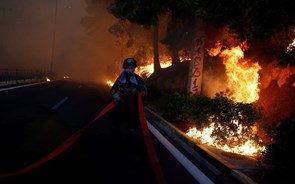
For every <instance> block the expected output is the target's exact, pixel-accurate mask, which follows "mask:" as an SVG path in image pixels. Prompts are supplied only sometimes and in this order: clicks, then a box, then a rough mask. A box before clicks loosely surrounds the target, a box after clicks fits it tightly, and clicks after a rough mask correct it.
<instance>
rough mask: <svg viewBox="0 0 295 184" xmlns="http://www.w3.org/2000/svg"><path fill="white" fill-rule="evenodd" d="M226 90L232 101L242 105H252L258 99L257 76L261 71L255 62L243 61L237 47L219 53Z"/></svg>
mask: <svg viewBox="0 0 295 184" xmlns="http://www.w3.org/2000/svg"><path fill="white" fill-rule="evenodd" d="M220 57H222V58H223V64H224V65H225V69H226V75H227V77H228V80H227V82H228V85H227V87H228V89H229V91H230V92H231V93H232V97H233V100H235V101H236V102H242V103H252V102H255V101H256V100H258V99H259V95H258V94H259V91H260V90H259V88H258V85H259V74H258V71H259V70H260V69H261V67H260V66H259V64H258V63H257V62H250V61H246V60H244V52H243V51H242V49H241V48H240V47H239V46H237V47H233V48H231V49H226V50H224V51H222V52H221V54H220Z"/></svg>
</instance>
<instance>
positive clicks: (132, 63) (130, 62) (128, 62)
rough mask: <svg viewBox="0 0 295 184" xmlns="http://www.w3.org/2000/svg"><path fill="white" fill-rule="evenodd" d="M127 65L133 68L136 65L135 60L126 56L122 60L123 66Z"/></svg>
mask: <svg viewBox="0 0 295 184" xmlns="http://www.w3.org/2000/svg"><path fill="white" fill-rule="evenodd" d="M128 66H134V68H136V67H137V64H136V60H135V59H134V58H126V59H125V60H124V62H123V68H124V69H125V68H127V67H128Z"/></svg>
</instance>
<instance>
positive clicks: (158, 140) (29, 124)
mask: <svg viewBox="0 0 295 184" xmlns="http://www.w3.org/2000/svg"><path fill="white" fill-rule="evenodd" d="M110 101H111V98H110V96H109V87H107V86H101V85H98V84H90V83H87V84H86V83H80V82H74V81H69V80H60V81H53V82H44V83H41V84H29V85H28V86H25V87H21V88H19V87H15V88H14V87H12V88H6V89H5V88H2V89H1V88H0V104H1V105H0V147H1V151H0V183H1V184H18V183H28V182H31V183H33V182H34V183H42V184H43V183H54V182H63V183H64V182H66V183H70V182H75V183H83V184H84V183H85V184H88V183H96V184H97V183H100V184H104V183H121V184H139V183H140V184H160V183H159V182H158V180H157V176H159V175H157V173H156V172H155V170H154V168H155V167H153V165H152V163H153V162H151V160H150V157H149V155H148V152H147V148H146V146H145V144H144V140H143V138H142V132H141V129H140V128H139V129H138V130H137V131H136V134H135V135H134V137H133V140H132V141H131V142H128V141H126V140H125V139H124V136H122V138H121V140H120V141H113V139H112V136H111V134H110V120H109V114H108V113H107V114H105V115H103V116H102V117H101V118H99V119H98V120H96V121H93V120H94V119H95V117H97V115H98V114H99V113H100V112H101V111H102V109H103V108H104V107H106V106H107V104H109V103H110ZM147 119H148V121H147V126H148V128H149V132H150V138H151V142H152V147H153V148H154V151H155V157H154V159H156V162H158V168H160V171H162V173H163V178H164V181H165V183H167V184H197V183H202V184H210V183H216V184H225V183H226V184H236V183H241V182H239V181H237V180H236V179H233V178H231V177H230V176H229V175H230V169H228V168H225V169H222V168H220V167H219V168H218V167H215V166H214V165H213V164H211V163H209V162H208V161H206V160H204V159H203V158H201V156H200V155H199V154H198V153H197V151H196V150H193V149H191V148H189V147H188V146H187V145H186V144H181V141H179V140H178V138H177V136H175V134H174V133H173V132H169V131H166V130H165V127H161V124H160V123H158V122H157V121H156V120H154V119H153V118H150V117H148V118H147ZM83 129H84V131H81V130H83ZM73 138H74V140H73ZM61 147H62V148H61ZM153 161H154V160H153ZM7 173H8V175H10V176H7ZM161 184H164V183H161Z"/></svg>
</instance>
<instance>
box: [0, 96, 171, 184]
mask: <svg viewBox="0 0 295 184" xmlns="http://www.w3.org/2000/svg"><path fill="white" fill-rule="evenodd" d="M115 105H116V104H115V102H114V101H112V102H110V103H109V104H108V105H107V106H106V107H105V108H104V109H103V110H102V111H101V112H100V113H99V114H98V115H97V116H96V117H95V118H94V119H93V120H92V121H91V122H90V123H88V124H87V125H85V126H84V127H82V128H81V129H80V130H78V131H77V132H76V133H74V134H73V135H72V136H70V137H69V138H68V139H67V140H66V141H65V142H64V143H63V144H61V145H59V146H58V147H57V148H56V149H55V150H53V151H52V152H50V153H49V154H48V155H46V156H45V157H43V158H42V159H40V160H39V161H37V162H35V163H33V164H31V165H29V166H27V167H25V168H22V169H20V170H18V171H16V172H10V173H0V178H4V177H11V176H16V175H20V174H24V173H26V172H28V171H30V170H32V169H34V168H36V167H38V166H40V165H42V164H44V163H45V162H47V161H49V160H51V159H52V158H54V157H56V156H57V155H59V154H60V153H62V152H63V151H65V150H66V149H67V148H68V147H70V146H71V145H72V144H73V143H74V142H75V141H76V140H77V139H78V138H79V137H80V136H81V135H82V134H83V133H84V132H85V131H86V130H87V129H88V127H89V126H90V125H91V124H92V123H94V122H95V121H96V120H98V119H99V118H100V117H101V116H103V115H104V114H106V113H107V112H108V111H109V110H111V109H112V108H113V107H114V106H115ZM138 108H139V119H140V123H141V130H142V134H143V137H144V141H145V145H146V148H147V152H148V155H149V158H150V161H151V164H152V167H153V171H154V174H155V176H156V179H157V182H158V184H166V180H165V177H164V174H163V172H162V169H161V166H160V163H159V160H158V158H157V154H156V151H155V149H154V147H153V143H152V139H151V137H150V134H149V130H148V126H147V122H146V117H145V112H144V107H143V103H142V96H141V94H138Z"/></svg>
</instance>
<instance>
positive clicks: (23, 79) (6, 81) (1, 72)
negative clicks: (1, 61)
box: [0, 69, 49, 87]
mask: <svg viewBox="0 0 295 184" xmlns="http://www.w3.org/2000/svg"><path fill="white" fill-rule="evenodd" d="M47 76H49V72H48V71H44V70H20V69H0V87H1V86H7V85H15V84H21V83H30V82H37V81H44V80H46V77H47Z"/></svg>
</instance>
